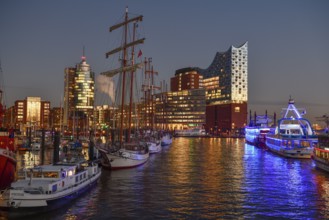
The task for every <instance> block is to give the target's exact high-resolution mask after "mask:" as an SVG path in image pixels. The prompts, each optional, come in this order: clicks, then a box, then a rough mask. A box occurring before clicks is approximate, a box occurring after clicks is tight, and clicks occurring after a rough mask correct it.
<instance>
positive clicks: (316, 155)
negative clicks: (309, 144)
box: [312, 134, 329, 172]
mask: <svg viewBox="0 0 329 220" xmlns="http://www.w3.org/2000/svg"><path fill="white" fill-rule="evenodd" d="M312 158H313V161H314V163H315V166H316V167H317V168H319V169H321V170H324V171H327V172H329V134H322V135H319V136H318V144H317V145H316V146H315V147H314V150H313V155H312Z"/></svg>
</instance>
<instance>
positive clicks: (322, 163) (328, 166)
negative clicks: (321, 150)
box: [312, 155, 329, 172]
mask: <svg viewBox="0 0 329 220" xmlns="http://www.w3.org/2000/svg"><path fill="white" fill-rule="evenodd" d="M312 158H313V161H314V163H315V166H316V167H317V168H319V169H321V170H323V171H326V172H329V161H328V160H325V159H323V158H320V157H317V156H316V155H313V156H312Z"/></svg>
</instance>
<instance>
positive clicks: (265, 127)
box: [245, 113, 275, 148]
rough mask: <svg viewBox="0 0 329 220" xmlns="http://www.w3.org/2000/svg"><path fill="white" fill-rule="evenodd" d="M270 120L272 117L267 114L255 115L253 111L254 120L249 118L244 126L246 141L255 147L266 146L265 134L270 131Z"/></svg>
mask: <svg viewBox="0 0 329 220" xmlns="http://www.w3.org/2000/svg"><path fill="white" fill-rule="evenodd" d="M274 121H275V119H274ZM271 122H272V119H271V118H270V117H268V115H267V114H265V115H257V116H256V113H255V118H254V120H250V124H249V126H246V127H245V140H246V142H247V143H248V144H251V145H254V146H256V147H260V148H266V135H267V133H269V132H270V131H271V126H270V123H271Z"/></svg>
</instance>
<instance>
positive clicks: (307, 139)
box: [266, 98, 318, 159]
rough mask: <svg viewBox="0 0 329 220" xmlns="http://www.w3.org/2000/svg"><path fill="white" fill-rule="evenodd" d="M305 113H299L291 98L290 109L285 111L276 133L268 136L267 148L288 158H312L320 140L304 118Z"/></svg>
mask: <svg viewBox="0 0 329 220" xmlns="http://www.w3.org/2000/svg"><path fill="white" fill-rule="evenodd" d="M305 113H306V111H305V110H303V111H302V112H299V110H298V109H297V108H296V107H295V105H294V100H293V99H291V98H290V99H289V104H288V108H287V109H284V116H283V118H281V119H280V120H279V121H278V125H277V127H276V129H275V132H274V133H273V134H272V133H271V134H267V135H266V146H267V148H268V149H269V150H270V151H272V152H274V153H277V154H279V155H281V156H284V157H288V158H305V159H309V158H311V155H312V152H313V147H314V146H315V145H316V144H317V142H318V138H317V136H316V135H315V132H314V131H313V129H312V126H311V123H310V122H309V121H308V120H307V119H305V118H303V117H302V115H303V114H305Z"/></svg>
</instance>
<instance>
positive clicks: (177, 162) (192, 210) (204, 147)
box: [3, 138, 329, 220]
mask: <svg viewBox="0 0 329 220" xmlns="http://www.w3.org/2000/svg"><path fill="white" fill-rule="evenodd" d="M26 154H29V155H28V156H26ZM50 155H51V153H49V155H48V156H50ZM37 157H38V156H37ZM46 157H47V156H46ZM24 158H25V159H26V160H30V161H29V162H31V161H33V160H34V159H33V155H31V154H30V153H25V155H22V160H24ZM21 164H24V161H21ZM5 218H6V217H3V219H5ZM136 218H137V219H329V175H328V174H327V173H324V172H322V171H319V170H317V169H316V168H315V167H314V164H313V162H312V160H310V159H305V160H296V159H286V158H282V157H280V156H277V155H275V154H272V153H270V152H268V151H265V150H263V149H259V148H256V147H254V146H252V145H248V144H245V141H244V139H230V138H225V139H215V138H214V139H213V138H190V139H189V138H176V139H174V140H173V143H172V145H171V146H168V147H163V149H162V151H161V152H160V153H158V154H154V155H151V157H150V160H149V161H148V162H147V163H146V164H144V165H143V166H140V167H137V168H134V169H128V170H119V171H109V170H103V173H102V176H101V179H100V180H99V182H98V184H97V185H96V186H95V187H94V188H92V190H90V191H88V192H87V193H85V194H83V195H82V196H81V198H79V199H77V200H75V201H73V202H72V203H70V204H69V205H65V206H63V207H62V208H60V209H57V210H54V211H49V212H47V213H44V214H37V215H35V216H31V217H26V216H25V217H24V219H67V220H75V219H136Z"/></svg>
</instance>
